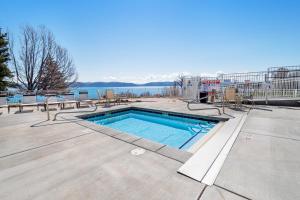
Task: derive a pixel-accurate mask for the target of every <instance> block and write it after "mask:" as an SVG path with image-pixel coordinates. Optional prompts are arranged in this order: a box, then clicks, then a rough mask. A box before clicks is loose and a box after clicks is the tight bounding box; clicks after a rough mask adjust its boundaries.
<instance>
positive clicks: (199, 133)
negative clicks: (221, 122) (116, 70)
mask: <svg viewBox="0 0 300 200" xmlns="http://www.w3.org/2000/svg"><path fill="white" fill-rule="evenodd" d="M86 120H88V121H90V122H93V123H96V124H98V125H102V126H106V127H110V128H112V129H115V130H118V131H121V132H125V133H127V134H130V135H134V136H138V137H141V138H145V139H148V140H152V141H155V142H158V143H161V144H165V145H168V146H171V147H175V148H177V149H188V148H190V147H191V146H192V145H193V144H194V143H195V142H196V141H198V140H199V139H200V138H201V137H203V136H204V135H206V134H207V133H208V132H209V130H211V129H212V128H213V127H214V126H215V125H216V124H217V122H216V121H209V120H204V119H198V118H192V117H187V116H178V115H174V114H170V113H167V112H164V113H156V112H148V111H142V110H137V109H129V110H123V111H118V112H113V113H105V114H101V115H98V116H97V115H96V116H92V117H88V118H86Z"/></svg>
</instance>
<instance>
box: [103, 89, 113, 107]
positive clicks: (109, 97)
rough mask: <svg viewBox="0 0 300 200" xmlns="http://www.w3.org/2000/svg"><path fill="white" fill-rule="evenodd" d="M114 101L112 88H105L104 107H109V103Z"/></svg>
mask: <svg viewBox="0 0 300 200" xmlns="http://www.w3.org/2000/svg"><path fill="white" fill-rule="evenodd" d="M112 102H113V103H114V105H115V103H116V98H115V94H114V91H113V90H106V92H105V104H104V107H110V106H111V103H112Z"/></svg>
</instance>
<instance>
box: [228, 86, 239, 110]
mask: <svg viewBox="0 0 300 200" xmlns="http://www.w3.org/2000/svg"><path fill="white" fill-rule="evenodd" d="M224 103H227V104H231V103H233V104H234V107H235V108H237V107H239V108H241V105H242V103H243V98H242V97H241V96H239V95H238V94H237V89H236V88H225V91H224Z"/></svg>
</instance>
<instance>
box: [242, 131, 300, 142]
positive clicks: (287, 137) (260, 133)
mask: <svg viewBox="0 0 300 200" xmlns="http://www.w3.org/2000/svg"><path fill="white" fill-rule="evenodd" d="M241 132H243V133H248V134H253V135H261V136H266V137H274V138H279V139H286V140H295V141H300V139H295V138H288V137H281V136H275V135H268V134H262V133H254V132H249V131H241Z"/></svg>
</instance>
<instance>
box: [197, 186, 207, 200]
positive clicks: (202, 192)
mask: <svg viewBox="0 0 300 200" xmlns="http://www.w3.org/2000/svg"><path fill="white" fill-rule="evenodd" d="M207 186H208V185H206V184H204V188H203V190H202V191H201V192H200V194H199V196H198V198H197V200H200V199H201V197H202V195H203V194H204V191H205V190H206V188H207Z"/></svg>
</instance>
